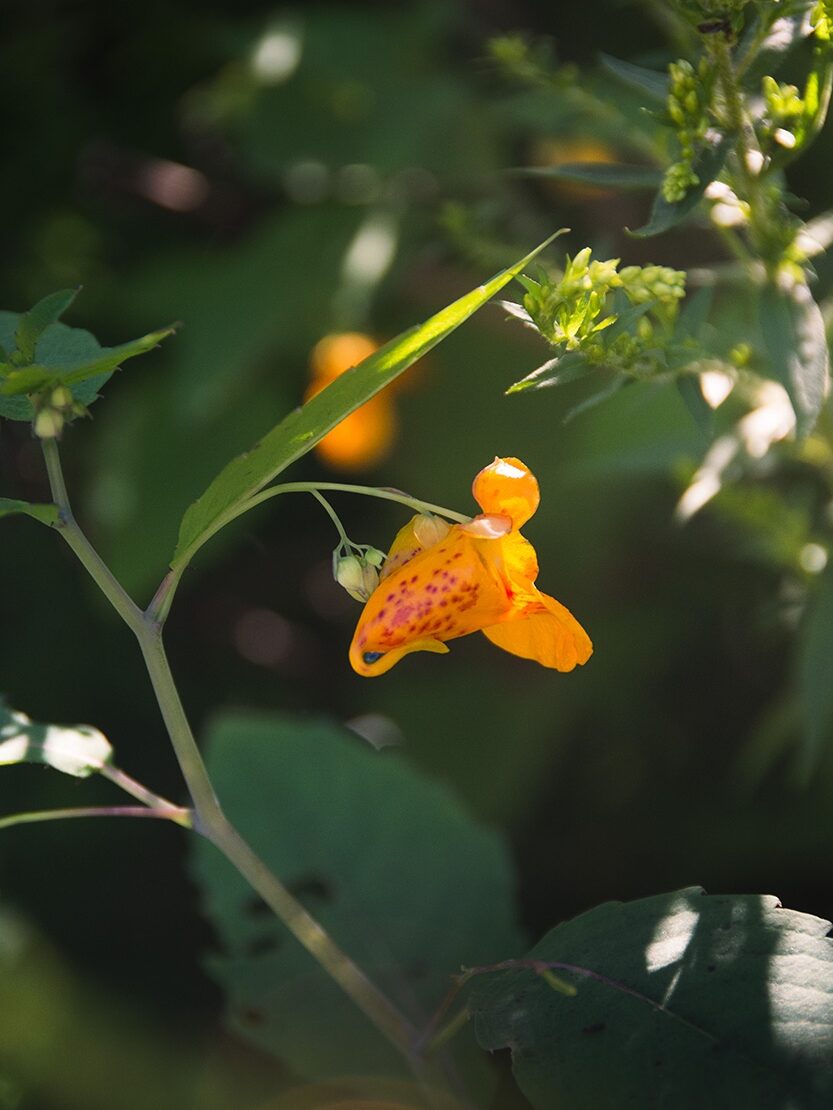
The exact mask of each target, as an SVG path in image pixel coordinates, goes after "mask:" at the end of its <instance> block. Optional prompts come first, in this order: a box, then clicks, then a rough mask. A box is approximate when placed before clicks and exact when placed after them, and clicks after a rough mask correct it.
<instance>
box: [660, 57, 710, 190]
mask: <svg viewBox="0 0 833 1110" xmlns="http://www.w3.org/2000/svg"><path fill="white" fill-rule="evenodd" d="M668 76H669V89H668V99H667V101H666V110H667V113H668V120H669V122H670V124H671V126H672V127H673V128H674V132H675V135H676V138H677V142H678V143H679V144H680V157H679V158H678V159H677V161H676V162H674V163H673V164H672V165H670V166H669V167H668V169H667V170H666V172H665V178H664V179H663V183H662V195H663V196H664V197H665V199H666V200H667V201H668V202H669V203H672V204H673V203H674V202H676V201H680V200H682V199H683V198H684V197H685V195H686V193H687V192H688V191H689V189H691V188H692V187H693V186H695V185H698V184H699V182H700V179H699V177H698V176H697V174H696V173H695V172H694V161H695V159H696V157H697V153H698V148H699V145H700V143H701V142H702V140H703V137H704V136H705V134H706V131H707V129H708V126H709V117H708V106H709V102H710V99H711V90H710V85H711V81H710V69H709V65H708V62H707V61H706V59H705V58H704V59H703V60H702V61H701V62H700V65H699V66H698V68H697V70H695V69H694V67H693V66H692V64H691V63H690V62H688V61H686V60H685V59H681V60H680V61H678V62H672V63H671V65H670V66H669V67H668Z"/></svg>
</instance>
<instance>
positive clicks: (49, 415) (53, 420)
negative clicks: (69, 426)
mask: <svg viewBox="0 0 833 1110" xmlns="http://www.w3.org/2000/svg"><path fill="white" fill-rule="evenodd" d="M63 427H64V418H63V416H62V415H61V413H60V412H58V410H57V409H52V408H46V409H41V411H40V412H39V413H38V414H37V416H36V417H35V423H34V431H35V435H36V436H37V437H38V439H57V438H58V436H59V435H60V434H61V432H62V431H63Z"/></svg>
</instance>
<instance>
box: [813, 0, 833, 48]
mask: <svg viewBox="0 0 833 1110" xmlns="http://www.w3.org/2000/svg"><path fill="white" fill-rule="evenodd" d="M810 18H811V20H812V23H813V29H814V31H815V33H816V38H817V39H819V40H820V41H821V42H828V43H829V42H830V40H831V39H833V0H819V2H818V3H817V4H816V6H815V7H814V8H813V12H812V15H811V17H810Z"/></svg>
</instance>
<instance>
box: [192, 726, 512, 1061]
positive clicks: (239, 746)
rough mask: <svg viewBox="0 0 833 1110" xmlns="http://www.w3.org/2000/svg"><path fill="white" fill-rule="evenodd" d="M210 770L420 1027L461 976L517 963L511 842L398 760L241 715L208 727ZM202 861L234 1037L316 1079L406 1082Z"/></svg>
mask: <svg viewBox="0 0 833 1110" xmlns="http://www.w3.org/2000/svg"><path fill="white" fill-rule="evenodd" d="M207 759H208V767H209V770H210V772H211V775H212V779H213V781H214V783H215V784H216V787H217V790H218V793H219V795H220V798H221V800H222V802H223V805H224V807H225V808H226V809H227V810H228V813H229V816H230V817H231V819H232V820H233V821H234V823H235V824H236V825H237V827H238V828H239V829H240V831H241V832H242V834H243V835H244V836H245V837H246V839H247V840H248V841H249V842H250V843H251V844H252V846H253V847H254V849H255V850H256V851H257V852H258V854H259V855H260V856H261V857H262V858H263V860H264V861H265V862H266V863H267V864H268V865H269V867H271V868H272V870H273V871H274V872H275V874H276V875H277V876H278V877H279V878H280V879H281V880H282V881H283V882H284V883H286V884H287V885H288V886H289V888H290V889H291V890H292V891H293V892H294V893H295V894H296V896H297V897H299V898H300V899H301V901H302V902H304V904H305V905H306V906H307V907H308V909H310V911H311V912H313V913H314V914H315V916H316V917H317V918H318V919H319V920H320V921H321V923H322V925H323V926H324V927H325V928H326V929H327V930H328V931H329V932H330V933H331V934H332V936H333V937H334V938H335V939H336V941H338V943H339V944H340V945H342V946H343V948H344V949H345V950H346V951H347V953H348V954H349V955H351V956H352V957H353V958H354V959H356V960H357V961H358V962H359V963H360V965H361V966H362V967H363V968H364V970H365V971H366V972H367V973H368V974H369V975H370V977H371V979H373V980H374V981H375V982H376V983H377V984H378V985H379V986H380V987H381V988H382V989H384V990H385V991H386V992H389V994H390V995H391V996H392V997H393V998H394V999H396V1001H397V1002H398V1003H399V1004H401V1006H402V1007H403V1008H404V1009H405V1010H406V1012H407V1013H408V1014H409V1015H410V1016H411V1018H412V1019H413V1020H414V1021H415V1022H416V1023H417V1025H418V1027H420V1028H422V1027H423V1026H424V1025H425V1024H427V1020H428V1018H429V1016H430V1014H431V1013H432V1012H433V1010H434V1008H435V1007H436V1006H437V1005H438V1004H439V1001H440V1000H441V998H442V997H443V995H444V994H445V992H446V990H447V988H448V986H449V983H450V976H452V975H453V974H455V973H456V972H457V971H458V970H459V968H460V965H461V963H463V962H473V961H481V960H491V959H496V958H497V957H498V956H499V955H501V954H503V953H505V952H506V951H507V950H511V945H512V944H513V943H515V940H514V938H516V937H517V926H516V924H515V917H514V908H513V893H512V891H513V885H514V880H513V876H512V867H511V864H510V861H509V856H508V853H507V851H506V848H505V846H504V844H503V842H502V840H501V839H500V838H499V837H498V836H497V834H495V833H494V832H491V831H490V830H487V829H485V828H483V827H482V826H480V825H478V824H475V823H474V822H473V821H472V820H471V819H470V818H469V817H468V816H467V815H466V814H464V813H463V811H462V810H461V809H460V808H459V806H458V805H457V803H456V802H455V800H454V799H453V798H452V797H451V796H450V795H449V794H448V793H447V792H446V790H445V789H444V788H443V787H441V786H439V785H437V784H436V783H433V782H430V781H429V780H427V779H425V778H423V777H422V776H421V775H419V774H418V773H417V772H416V771H414V770H413V769H412V768H411V767H410V766H409V765H408V764H407V762H406V761H405V760H404V759H403V758H402V757H401V756H400V754H399V753H398V752H395V751H392V750H383V751H381V752H377V751H375V750H373V749H371V748H370V747H369V746H368V745H367V744H366V743H365V742H363V741H362V740H360V739H359V738H358V737H356V736H355V735H353V734H351V733H348V732H346V731H344V730H342V729H340V728H338V727H337V726H335V725H333V724H330V723H329V722H327V721H314V720H313V721H310V720H306V721H305V720H298V719H295V718H291V717H284V716H258V717H256V716H241V715H229V716H226V717H224V718H222V719H221V720H219V721H217V722H216V723H215V724H214V726H213V727H212V728H211V730H210V732H209V736H208V742H207ZM194 852H195V854H194V858H193V873H194V875H195V877H196V879H197V881H198V883H199V885H200V887H201V889H202V891H203V897H204V900H205V905H206V909H207V912H208V914H209V917H210V920H211V922H212V925H213V927H214V929H215V930H216V933H217V936H218V938H219V941H220V944H221V946H222V955H218V956H212V957H211V960H210V967H211V970H212V972H213V973H214V974H215V975H216V976H217V977H218V979H219V980H220V981H221V982H222V984H223V985H224V987H225V988H226V991H227V998H228V1008H229V1013H230V1016H231V1020H232V1022H233V1024H234V1026H235V1027H236V1029H237V1030H238V1031H239V1032H241V1033H242V1034H243V1035H244V1036H245V1037H246V1038H247V1039H248V1040H250V1041H253V1042H254V1043H255V1044H257V1045H259V1046H260V1047H261V1048H264V1049H266V1050H268V1051H270V1052H272V1053H274V1054H276V1055H277V1056H279V1057H281V1058H283V1059H285V1060H287V1061H289V1062H291V1064H292V1068H293V1070H295V1071H300V1072H302V1073H305V1074H314V1075H317V1076H319V1077H321V1076H325V1075H333V1074H337V1073H341V1072H350V1073H355V1072H357V1071H362V1070H366V1072H367V1073H376V1074H378V1072H379V1071H380V1070H381V1071H390V1070H398V1069H399V1067H400V1063H399V1062H398V1061H397V1060H396V1058H395V1057H394V1056H393V1054H392V1050H391V1049H390V1048H389V1046H388V1045H387V1044H386V1043H384V1042H382V1041H381V1039H380V1036H379V1034H378V1033H377V1032H376V1031H375V1030H374V1029H373V1028H372V1027H371V1026H370V1025H369V1023H368V1022H367V1020H366V1019H365V1018H364V1017H363V1015H362V1014H361V1013H359V1012H358V1011H357V1010H356V1009H355V1007H354V1005H353V1003H351V1002H350V1001H349V999H348V998H347V997H346V996H345V995H343V994H342V992H341V990H340V989H339V988H338V987H337V986H335V985H334V984H333V982H332V981H331V980H330V979H329V978H328V977H327V976H326V975H325V974H324V973H323V972H321V970H320V969H319V968H318V966H317V964H316V963H315V962H314V961H313V959H312V958H311V957H310V956H309V955H308V954H307V953H306V951H305V950H303V949H302V948H301V947H300V945H299V944H298V943H297V942H296V941H295V940H294V939H292V938H291V937H290V935H289V934H288V933H287V932H286V931H285V929H284V927H283V926H282V925H280V924H279V923H278V922H277V921H276V920H275V919H274V918H273V917H272V916H271V915H270V914H269V913H266V912H261V911H262V910H263V909H264V907H262V906H260V905H259V903H258V902H257V899H254V898H253V897H252V894H251V891H250V889H249V888H248V886H247V884H246V882H245V881H244V880H243V879H242V878H241V877H240V875H239V874H238V873H237V872H236V871H234V870H233V869H232V868H231V867H230V866H229V865H228V864H227V863H226V861H225V860H223V859H222V858H221V857H220V856H219V855H218V854H217V852H216V851H215V850H214V849H213V848H212V847H211V846H210V845H209V844H208V843H207V842H205V841H197V842H196V843H195V847H194ZM472 1047H473V1046H472Z"/></svg>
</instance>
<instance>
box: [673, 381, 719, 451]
mask: <svg viewBox="0 0 833 1110" xmlns="http://www.w3.org/2000/svg"><path fill="white" fill-rule="evenodd" d="M676 383H677V389H678V390H679V393H680V396H681V397H682V399H683V404H684V405H685V407H686V409H687V410H688V413H689V415H690V416H691V418H692V420H693V421H694V423H695V424H696V425H697V427H698V428H699V429H700V431H701V432H702V433H703V435H705V436H706V437H707V438H709V439H711V437H712V434H713V432H714V410H713V409H712V407H711V405H710V404H709V403H708V401H707V400H706V398H705V397H704V396H703V390H702V389H701V388H700V376H699V374H679V375H678V376H677V378H676Z"/></svg>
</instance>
